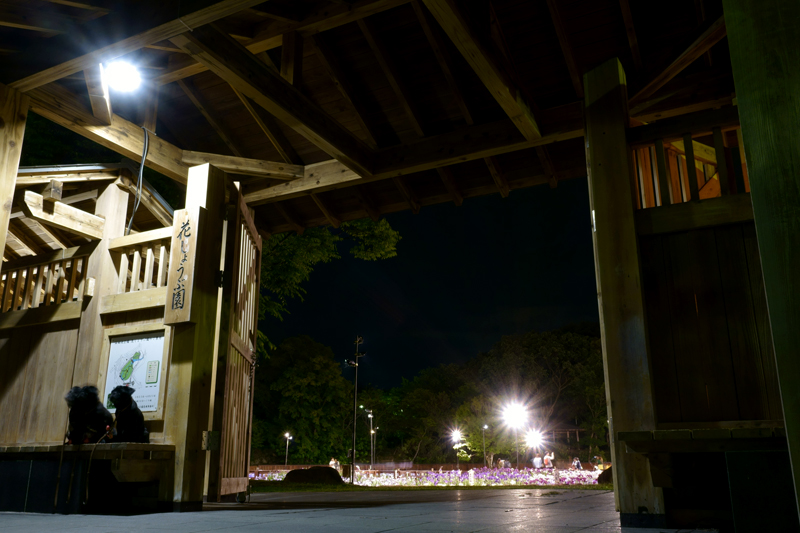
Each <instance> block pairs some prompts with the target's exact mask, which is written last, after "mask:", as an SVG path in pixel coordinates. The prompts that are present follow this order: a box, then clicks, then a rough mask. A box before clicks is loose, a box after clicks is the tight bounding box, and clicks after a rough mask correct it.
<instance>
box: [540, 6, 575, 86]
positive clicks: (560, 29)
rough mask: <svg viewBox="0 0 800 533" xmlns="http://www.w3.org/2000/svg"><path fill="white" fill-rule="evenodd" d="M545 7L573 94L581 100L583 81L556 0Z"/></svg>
mask: <svg viewBox="0 0 800 533" xmlns="http://www.w3.org/2000/svg"><path fill="white" fill-rule="evenodd" d="M547 7H548V8H549V9H550V18H551V19H553V25H554V26H555V28H556V35H557V36H558V43H559V44H560V45H561V52H562V53H563V54H564V60H565V61H566V62H567V70H568V71H569V77H570V78H571V79H572V87H573V88H574V89H575V94H576V95H577V96H578V98H583V80H582V79H581V73H580V71H579V70H578V65H577V64H576V63H575V54H574V53H573V51H572V46H571V45H570V43H569V36H568V35H567V30H566V28H565V27H564V22H563V21H562V20H561V13H560V12H559V10H558V2H557V1H556V0H547Z"/></svg>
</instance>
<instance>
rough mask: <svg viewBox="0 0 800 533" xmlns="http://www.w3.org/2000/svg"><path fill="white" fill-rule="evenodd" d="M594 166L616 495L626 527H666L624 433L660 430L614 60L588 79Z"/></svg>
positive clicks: (589, 147)
mask: <svg viewBox="0 0 800 533" xmlns="http://www.w3.org/2000/svg"><path fill="white" fill-rule="evenodd" d="M584 87H585V91H586V93H585V94H586V96H585V100H586V114H585V116H586V161H587V163H586V165H587V171H588V176H589V202H590V208H591V217H592V227H593V229H592V238H593V239H592V240H593V242H594V258H595V274H596V279H597V302H598V306H599V309H600V326H601V336H602V346H603V364H604V368H605V381H606V398H607V400H608V418H609V432H610V434H611V454H612V462H613V475H614V493H615V497H616V503H617V509H618V510H619V512H620V518H621V522H622V525H623V526H641V527H662V526H663V525H664V520H665V517H664V502H663V494H662V492H661V489H658V488H654V487H653V483H652V481H651V478H650V467H649V464H648V462H647V459H646V458H645V457H644V456H642V455H639V454H628V453H626V450H625V445H624V444H621V443H619V442H618V441H617V438H616V437H617V433H618V432H619V431H637V430H652V429H655V412H654V406H653V394H652V390H651V382H650V364H649V361H648V357H647V342H646V339H645V324H644V304H643V300H642V286H641V280H640V276H639V256H638V244H637V240H636V227H635V223H634V218H633V202H634V191H633V185H632V183H631V178H630V176H631V174H630V168H629V165H630V154H629V152H628V145H627V142H626V139H625V132H626V126H627V123H628V110H627V90H626V82H625V72H624V71H623V70H622V65H620V63H619V60H618V59H616V58H615V59H612V60H610V61H607V62H605V63H603V64H602V65H600V66H598V67H597V68H595V69H594V70H592V71H590V72H588V73H587V74H585V76H584Z"/></svg>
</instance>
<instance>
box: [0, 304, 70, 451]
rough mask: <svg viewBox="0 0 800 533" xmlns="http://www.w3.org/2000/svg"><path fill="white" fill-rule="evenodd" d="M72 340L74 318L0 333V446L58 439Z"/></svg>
mask: <svg viewBox="0 0 800 533" xmlns="http://www.w3.org/2000/svg"><path fill="white" fill-rule="evenodd" d="M77 342H78V329H77V320H74V321H69V322H60V323H56V324H52V325H49V326H31V327H26V328H15V329H10V330H5V331H3V333H2V335H0V413H2V416H0V445H9V446H10V445H17V446H19V445H21V444H42V445H54V444H61V443H62V442H63V439H64V434H65V432H66V425H67V413H68V409H67V402H66V401H65V400H64V395H65V394H66V393H67V391H68V390H69V389H70V387H72V374H73V367H74V365H75V350H76V347H77Z"/></svg>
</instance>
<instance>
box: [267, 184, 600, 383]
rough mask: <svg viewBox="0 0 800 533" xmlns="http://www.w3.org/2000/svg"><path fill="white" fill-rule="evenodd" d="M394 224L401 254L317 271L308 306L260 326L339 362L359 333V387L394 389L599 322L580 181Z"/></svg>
mask: <svg viewBox="0 0 800 533" xmlns="http://www.w3.org/2000/svg"><path fill="white" fill-rule="evenodd" d="M387 219H388V220H389V222H390V224H391V225H392V227H393V228H395V229H396V230H398V231H399V232H400V234H401V236H402V240H401V241H400V243H399V244H398V255H397V257H395V258H392V259H388V260H383V261H376V262H366V261H361V260H357V259H353V258H352V256H350V255H349V254H348V253H344V254H342V259H340V260H336V261H333V262H331V263H328V264H322V265H318V266H317V268H316V269H315V271H314V272H313V273H312V274H311V279H310V280H309V281H308V282H307V283H306V285H305V288H306V289H307V291H308V294H307V295H306V297H305V301H304V302H299V301H293V302H291V303H290V305H289V310H290V314H288V315H286V317H285V318H284V321H283V322H278V321H276V320H272V319H270V320H268V321H266V322H265V323H262V325H261V326H262V328H263V329H264V331H265V332H266V333H267V335H268V336H269V337H270V339H271V340H272V341H273V342H274V343H276V344H278V343H279V342H280V341H281V340H283V339H284V338H286V337H291V336H294V335H302V334H307V335H309V336H311V337H312V338H313V339H314V340H316V341H318V342H321V343H323V344H325V345H327V346H330V347H331V348H332V349H333V351H334V353H335V354H336V357H337V359H340V360H343V359H344V358H345V357H348V356H350V355H351V354H352V352H353V348H354V345H353V342H354V339H355V336H356V334H358V335H361V336H363V337H364V340H365V344H364V345H363V348H362V350H363V351H366V352H367V354H368V356H367V357H365V358H363V359H362V360H361V361H360V366H359V382H361V383H363V384H366V383H371V384H373V385H375V386H378V387H391V386H395V385H399V384H400V381H401V378H403V377H405V378H412V377H413V376H414V374H416V373H417V372H418V371H419V370H421V369H423V368H426V367H429V366H436V365H438V364H440V363H454V362H463V361H466V360H467V359H469V358H471V357H473V356H474V355H476V354H478V353H479V352H482V351H486V350H488V349H489V348H490V347H491V346H492V345H493V344H494V343H495V342H497V341H498V340H500V337H501V336H503V335H511V334H518V333H525V332H527V331H532V330H539V331H543V330H549V329H555V328H558V327H561V326H564V325H567V324H570V323H574V322H581V321H595V322H596V321H597V320H598V314H597V296H596V288H595V278H594V262H593V258H592V238H591V225H590V221H589V198H588V193H587V184H586V179H585V178H582V179H572V180H568V181H564V182H560V183H559V185H558V187H557V188H556V189H550V188H548V187H547V186H539V187H533V188H529V189H523V190H516V191H512V193H511V194H510V195H509V197H508V198H502V197H501V196H500V195H499V194H494V195H490V196H482V197H479V198H470V199H466V200H465V201H464V204H463V205H462V206H461V207H456V206H455V205H453V204H452V203H448V204H440V205H435V206H430V207H423V208H422V210H421V211H420V213H419V214H417V215H414V214H412V213H411V212H410V211H405V212H402V213H396V214H393V215H389V216H387ZM344 375H345V376H346V377H348V378H351V375H352V372H351V371H349V370H345V372H344Z"/></svg>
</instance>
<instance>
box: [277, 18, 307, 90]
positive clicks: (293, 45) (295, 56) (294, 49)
mask: <svg viewBox="0 0 800 533" xmlns="http://www.w3.org/2000/svg"><path fill="white" fill-rule="evenodd" d="M302 73H303V37H301V36H300V34H299V33H297V32H296V31H290V32H288V33H285V34H284V35H283V46H281V77H282V78H283V79H285V80H286V81H288V82H289V83H290V84H292V85H294V86H295V87H299V86H300V83H301V75H302Z"/></svg>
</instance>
